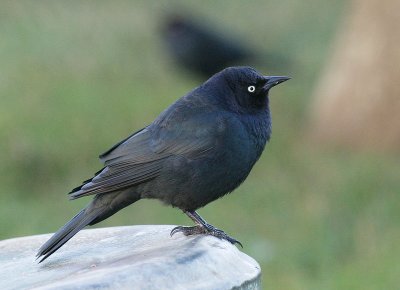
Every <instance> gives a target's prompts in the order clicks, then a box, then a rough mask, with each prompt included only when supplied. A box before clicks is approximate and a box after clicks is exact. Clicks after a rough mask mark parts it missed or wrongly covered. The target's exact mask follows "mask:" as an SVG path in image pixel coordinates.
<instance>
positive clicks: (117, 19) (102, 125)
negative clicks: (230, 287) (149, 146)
mask: <svg viewBox="0 0 400 290" xmlns="http://www.w3.org/2000/svg"><path fill="white" fill-rule="evenodd" d="M183 3H184V4H183ZM181 5H183V6H184V7H181ZM173 7H179V8H180V9H186V10H189V11H193V14H195V13H199V14H200V15H205V16H206V17H207V19H211V20H213V22H214V23H216V24H218V25H220V26H222V27H228V28H230V29H231V30H232V31H235V32H236V33H237V34H238V35H241V36H242V38H243V40H244V41H245V42H247V43H248V44H249V45H253V46H257V47H258V48H259V50H261V51H268V52H270V53H272V54H273V53H279V54H283V55H285V56H287V57H288V58H289V59H290V61H291V66H290V68H288V69H287V70H288V71H286V70H285V68H282V71H279V73H286V74H288V75H290V76H292V77H293V79H292V80H291V81H290V82H287V83H285V84H284V85H282V86H280V87H279V88H277V89H274V90H273V92H272V98H271V107H272V111H273V120H274V127H273V132H274V133H273V137H272V140H271V142H270V144H269V145H268V146H267V150H266V151H265V153H264V154H263V156H262V157H261V159H260V161H259V162H258V163H257V164H256V166H255V168H254V169H253V171H252V173H251V175H250V176H249V178H248V179H247V180H246V182H245V183H244V184H243V185H242V186H241V187H240V188H239V189H237V190H236V191H235V192H234V193H233V194H232V195H229V196H227V197H225V198H223V199H220V200H218V201H216V202H214V203H212V204H210V205H208V206H207V207H206V208H204V209H201V210H200V213H201V214H202V215H203V216H204V217H205V218H206V219H207V220H208V221H209V222H211V223H213V224H215V225H216V226H218V227H220V228H222V229H224V230H226V231H227V232H228V233H230V234H232V235H233V236H234V237H236V238H238V239H239V240H240V241H241V242H243V244H244V246H245V248H244V250H243V251H244V252H246V253H248V254H250V255H251V256H253V257H254V258H256V259H257V260H258V261H259V262H260V264H261V266H262V270H263V285H264V287H265V289H396V288H397V287H398V285H399V284H400V278H399V277H400V266H399V265H400V264H399V262H398V257H400V243H399V240H400V210H399V204H400V197H399V188H400V180H399V172H400V165H399V164H400V163H399V161H400V160H399V157H398V156H396V155H390V154H377V153H368V152H361V153H355V152H348V151H343V150H342V151H338V150H337V151H334V150H327V149H325V148H320V147H319V145H317V144H314V143H312V141H311V140H309V138H308V135H307V132H306V128H307V121H308V116H307V112H308V108H309V105H310V102H311V101H312V100H311V99H310V97H309V96H310V95H311V93H312V90H313V87H314V85H315V83H316V81H317V80H318V79H317V76H318V74H319V72H320V71H321V68H322V66H323V64H324V60H325V59H326V58H327V57H328V55H329V53H328V52H329V47H330V43H331V42H332V39H333V37H334V33H335V30H336V28H337V27H338V25H339V23H340V22H341V19H342V18H341V14H342V10H343V8H344V4H343V3H342V2H341V1H339V2H338V1H336V2H335V1H328V0H322V1H316V0H312V1H306V2H301V1H293V0H287V1H278V0H271V1H265V2H264V1H261V0H260V1H248V2H242V1H219V2H216V1H202V2H201V3H200V2H195V1H192V2H179V1H172V2H168V3H167V2H165V3H164V4H156V2H155V1H154V2H150V1H148V2H146V1H136V2H131V1H64V2H61V1H34V2H32V1H3V2H2V3H1V4H0V39H1V40H2V41H1V42H0V140H1V141H0V160H1V165H0V238H2V239H5V238H11V237H16V236H22V235H32V234H40V233H46V232H52V231H55V230H56V229H57V228H58V227H60V226H61V225H63V224H64V223H65V222H66V221H67V220H68V219H69V218H71V217H72V216H73V215H74V214H75V213H76V212H77V211H78V210H79V209H80V208H81V207H82V206H84V205H85V204H86V203H87V202H88V199H83V200H77V201H74V202H69V201H68V200H67V196H66V192H68V191H69V190H70V189H71V188H73V187H74V186H76V185H78V184H79V183H80V182H81V181H82V180H84V179H85V178H87V177H90V176H91V175H92V173H93V172H95V171H96V170H98V169H99V168H100V166H101V164H100V163H99V161H98V160H97V158H96V156H97V155H98V154H99V153H101V152H102V151H105V150H106V149H108V147H110V146H111V145H113V144H114V143H116V142H117V141H119V140H120V139H121V138H123V137H125V136H127V135H128V134H130V133H131V132H132V131H134V130H137V129H140V128H141V127H143V126H145V125H146V124H148V123H149V122H151V121H152V120H153V119H154V118H155V117H156V116H157V115H158V113H159V112H161V111H162V110H163V109H164V108H165V107H166V106H168V105H169V104H170V103H172V102H173V101H174V100H175V99H176V98H177V97H179V96H181V95H183V94H184V93H185V92H187V91H188V90H190V89H191V88H193V87H194V86H196V85H197V84H198V81H197V80H196V79H194V78H192V77H190V76H189V75H187V74H186V72H184V71H182V70H180V69H178V68H176V67H175V66H173V64H172V63H171V61H169V60H168V58H167V56H166V54H165V53H164V51H163V49H162V44H161V42H160V39H159V35H158V34H157V28H158V20H159V18H160V16H161V15H162V14H163V13H164V12H168V11H171V10H173ZM259 69H260V70H262V71H263V72H266V73H267V72H268V73H271V74H272V73H276V72H274V71H269V70H268V69H267V68H263V67H259ZM327 129H329V128H327ZM129 224H190V221H189V220H188V218H186V217H185V216H184V215H183V214H182V213H180V212H179V211H177V210H176V209H172V208H169V207H165V206H162V205H161V204H160V203H159V202H156V201H140V202H138V203H136V204H135V205H133V206H131V207H128V208H127V209H125V210H123V211H122V212H120V213H118V214H116V215H115V216H113V217H112V218H110V219H108V220H107V221H105V222H103V223H101V224H100V226H114V225H129Z"/></svg>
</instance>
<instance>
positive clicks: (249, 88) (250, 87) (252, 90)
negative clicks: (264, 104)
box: [247, 86, 256, 93]
mask: <svg viewBox="0 0 400 290" xmlns="http://www.w3.org/2000/svg"><path fill="white" fill-rule="evenodd" d="M247 90H248V91H249V93H254V91H255V90H256V87H255V86H248V87H247Z"/></svg>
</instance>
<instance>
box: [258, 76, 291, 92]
mask: <svg viewBox="0 0 400 290" xmlns="http://www.w3.org/2000/svg"><path fill="white" fill-rule="evenodd" d="M264 78H265V80H266V81H267V82H266V83H265V85H264V87H263V89H264V90H266V91H268V90H269V89H270V88H272V87H274V86H276V85H279V84H280V83H283V82H286V81H287V80H290V78H289V77H284V76H264Z"/></svg>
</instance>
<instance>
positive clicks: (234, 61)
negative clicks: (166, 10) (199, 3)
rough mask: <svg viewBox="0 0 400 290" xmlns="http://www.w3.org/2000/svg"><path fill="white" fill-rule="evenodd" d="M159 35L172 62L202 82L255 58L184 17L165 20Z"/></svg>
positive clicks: (246, 49) (236, 43)
mask: <svg viewBox="0 0 400 290" xmlns="http://www.w3.org/2000/svg"><path fill="white" fill-rule="evenodd" d="M161 32H162V36H163V39H164V42H165V44H166V47H167V50H168V52H169V54H170V55H171V56H172V58H173V59H174V60H175V61H176V62H177V63H178V64H179V65H181V66H182V67H184V68H186V69H188V70H190V71H192V72H195V73H196V74H198V75H201V76H202V77H204V78H208V77H210V76H212V75H213V74H215V73H216V72H218V71H220V70H222V69H224V68H225V67H228V66H232V65H240V64H243V63H245V62H246V61H249V60H250V59H252V58H254V57H255V54H254V52H253V51H252V50H251V49H250V48H249V47H247V46H246V45H244V44H243V43H241V42H240V41H238V40H236V39H233V38H230V37H228V36H227V35H223V34H222V33H220V32H217V31H216V30H215V29H211V27H207V26H205V25H204V24H200V23H198V22H196V21H194V20H193V19H189V18H188V17H185V16H183V14H182V15H179V14H174V15H169V16H167V17H166V18H165V21H164V23H163V27H162V31H161Z"/></svg>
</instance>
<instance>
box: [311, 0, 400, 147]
mask: <svg viewBox="0 0 400 290" xmlns="http://www.w3.org/2000/svg"><path fill="white" fill-rule="evenodd" d="M348 12H349V13H348V15H347V19H346V21H345V23H344V25H343V26H342V29H341V30H340V31H339V35H338V38H337V40H336V44H335V47H334V51H333V55H332V58H331V59H330V61H329V62H328V64H327V68H326V70H325V71H324V72H323V74H322V78H321V79H320V81H319V84H318V86H317V88H316V90H315V93H314V104H313V107H312V112H311V114H312V123H311V126H312V134H313V136H314V137H315V138H316V139H317V140H319V141H324V142H329V143H330V144H332V145H334V146H335V145H336V146H338V145H339V146H343V145H344V146H347V147H352V148H363V149H371V148H373V149H378V150H383V149H390V150H393V149H395V150H399V149H400V1H398V0H383V1H382V0H354V1H352V3H351V7H350V9H349V11H348Z"/></svg>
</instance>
